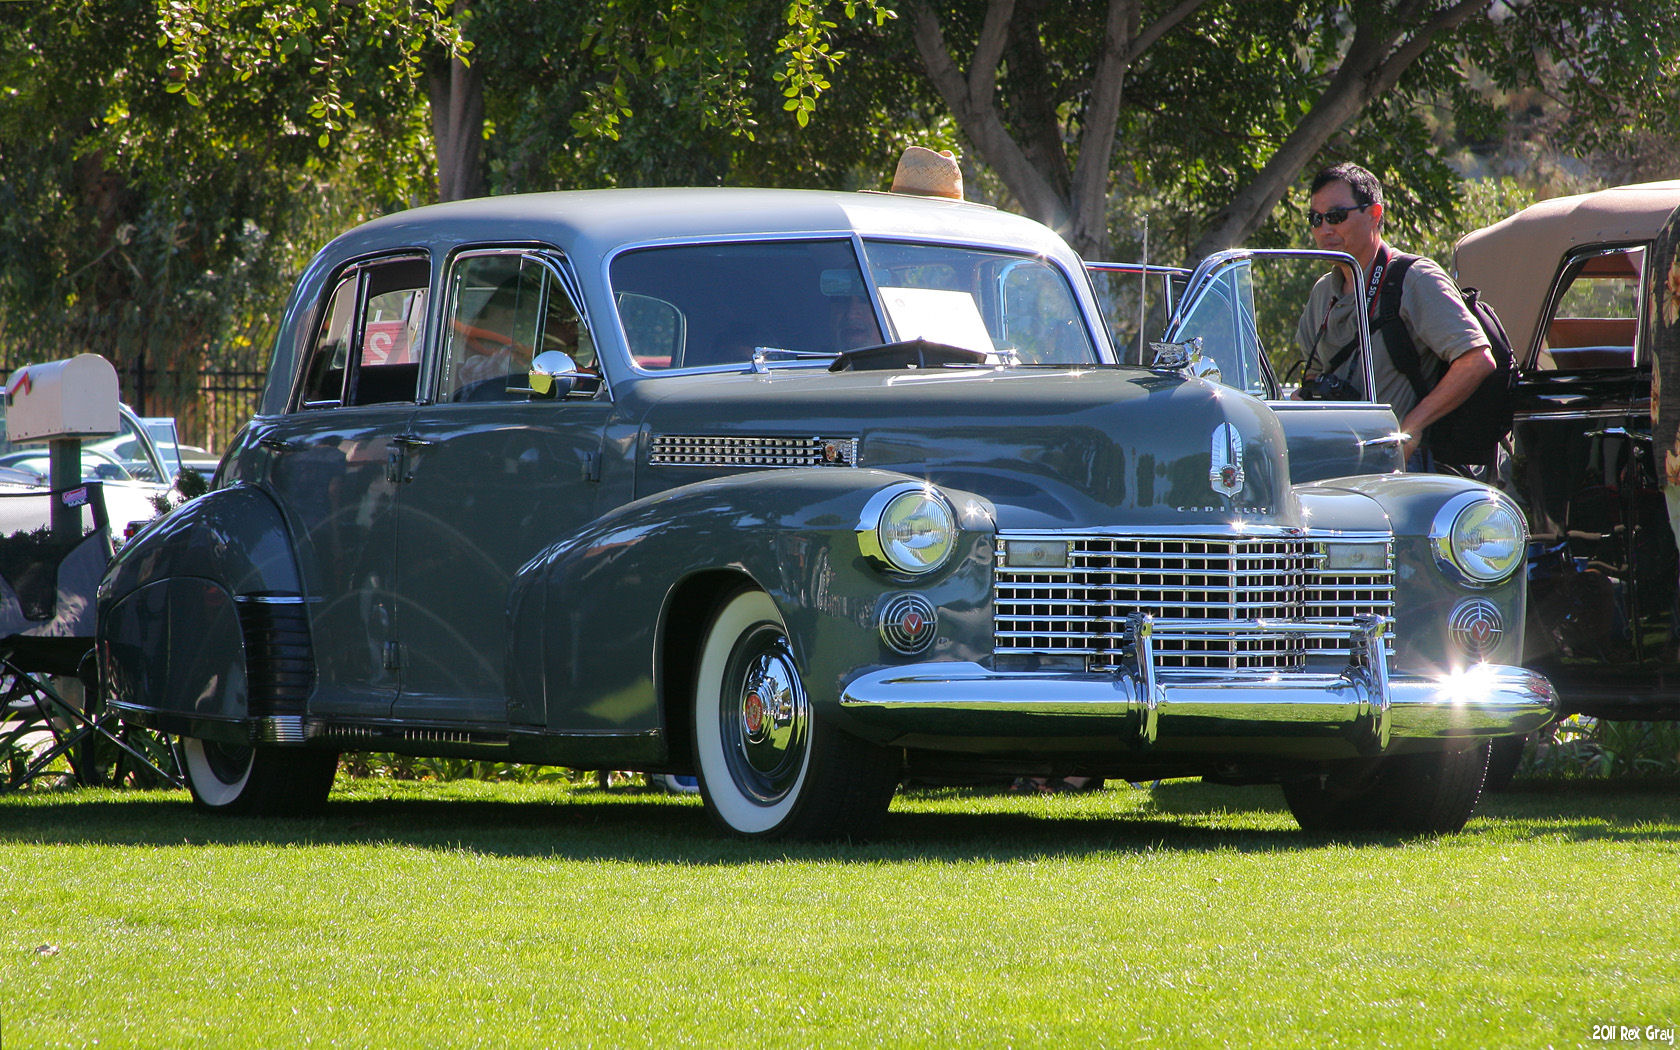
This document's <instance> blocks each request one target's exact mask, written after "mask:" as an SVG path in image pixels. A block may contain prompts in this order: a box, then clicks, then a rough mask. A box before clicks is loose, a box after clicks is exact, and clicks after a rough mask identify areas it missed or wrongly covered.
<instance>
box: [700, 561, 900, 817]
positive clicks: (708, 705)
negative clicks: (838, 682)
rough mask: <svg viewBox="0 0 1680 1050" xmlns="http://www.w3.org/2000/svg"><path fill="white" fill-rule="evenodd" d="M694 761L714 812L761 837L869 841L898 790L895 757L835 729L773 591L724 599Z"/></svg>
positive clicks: (710, 636) (709, 638) (711, 642)
mask: <svg viewBox="0 0 1680 1050" xmlns="http://www.w3.org/2000/svg"><path fill="white" fill-rule="evenodd" d="M694 758H695V765H696V768H697V770H698V772H699V775H700V794H701V796H702V797H703V798H704V799H705V802H706V810H707V812H708V813H709V814H710V815H711V816H712V818H713V819H714V820H715V821H717V822H718V823H719V824H721V825H722V826H723V827H725V828H727V829H728V830H730V831H733V832H736V833H737V834H741V835H746V836H751V837H757V838H779V837H788V838H861V837H864V836H866V835H868V834H869V833H871V832H872V831H874V829H875V828H876V826H877V825H878V824H879V822H880V820H881V817H882V816H883V815H884V814H885V813H886V810H887V805H888V803H890V802H891V801H892V795H893V791H894V790H895V789H896V788H897V786H898V764H897V763H896V762H895V761H894V760H893V755H892V753H891V752H889V751H886V750H885V749H882V748H879V747H875V746H874V745H872V744H868V743H865V742H864V741H862V740H858V739H857V738H855V737H852V736H849V735H847V734H846V733H844V732H842V731H840V730H839V729H837V728H835V727H833V726H831V725H828V724H825V723H824V721H823V720H822V718H821V717H820V716H819V715H818V713H817V711H816V709H815V706H814V705H813V703H812V701H811V698H810V695H809V694H808V693H807V692H806V689H805V683H804V680H803V679H802V678H801V676H800V673H799V668H798V667H797V666H796V664H795V662H794V658H793V651H792V649H791V647H790V646H789V644H788V637H787V628H786V627H785V626H784V625H783V623H782V618H781V615H780V614H779V613H778V612H777V611H776V606H775V603H774V602H772V601H771V600H770V596H769V595H767V594H765V593H764V592H763V591H757V590H743V591H739V592H737V593H736V594H734V595H733V596H732V597H730V598H729V599H728V600H727V601H726V602H724V604H723V607H722V608H721V609H720V610H719V612H718V614H717V616H716V617H714V618H713V620H712V622H711V625H710V626H709V627H708V628H707V631H706V638H705V642H704V643H703V644H702V646H701V649H700V665H699V672H698V676H697V680H696V684H695V698H694Z"/></svg>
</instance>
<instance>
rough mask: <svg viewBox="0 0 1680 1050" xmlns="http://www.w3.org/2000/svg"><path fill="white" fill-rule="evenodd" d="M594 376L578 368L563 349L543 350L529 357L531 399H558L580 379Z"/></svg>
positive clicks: (589, 378) (568, 391) (569, 390)
mask: <svg viewBox="0 0 1680 1050" xmlns="http://www.w3.org/2000/svg"><path fill="white" fill-rule="evenodd" d="M594 378H595V377H594V376H593V375H591V374H590V373H588V372H585V371H582V370H581V369H579V368H578V366H577V362H576V361H574V360H572V355H571V354H568V353H566V352H565V351H564V350H544V351H543V352H542V353H540V354H538V355H537V356H536V357H534V358H532V359H531V372H530V379H531V400H533V401H536V400H539V399H540V400H545V401H546V400H556V401H557V400H559V399H561V398H563V397H565V396H566V395H567V394H569V393H571V392H572V389H573V388H574V387H576V386H577V384H578V382H579V381H580V380H592V379H594Z"/></svg>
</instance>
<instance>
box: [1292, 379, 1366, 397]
mask: <svg viewBox="0 0 1680 1050" xmlns="http://www.w3.org/2000/svg"><path fill="white" fill-rule="evenodd" d="M1301 399H1302V400H1303V401H1363V400H1365V395H1364V394H1361V393H1360V392H1359V388H1358V387H1356V386H1354V385H1353V384H1352V383H1350V382H1348V381H1347V380H1345V379H1343V378H1342V377H1341V376H1333V375H1316V376H1309V377H1307V378H1306V379H1303V380H1301Z"/></svg>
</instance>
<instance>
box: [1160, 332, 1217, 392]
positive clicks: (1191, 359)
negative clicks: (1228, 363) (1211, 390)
mask: <svg viewBox="0 0 1680 1050" xmlns="http://www.w3.org/2000/svg"><path fill="white" fill-rule="evenodd" d="M1149 349H1150V350H1152V351H1154V353H1155V359H1154V360H1153V361H1151V362H1150V363H1149V367H1150V368H1154V369H1158V370H1160V371H1163V372H1181V373H1183V374H1184V375H1186V376H1189V377H1191V378H1193V379H1206V380H1207V381H1208V382H1210V383H1218V382H1220V381H1221V380H1222V379H1223V378H1224V376H1223V374H1222V373H1221V372H1220V370H1219V362H1218V361H1215V360H1214V359H1213V358H1211V357H1208V356H1207V355H1206V354H1204V353H1203V352H1202V337H1201V336H1196V337H1195V338H1194V339H1192V340H1190V341H1189V342H1187V343H1150V344H1149Z"/></svg>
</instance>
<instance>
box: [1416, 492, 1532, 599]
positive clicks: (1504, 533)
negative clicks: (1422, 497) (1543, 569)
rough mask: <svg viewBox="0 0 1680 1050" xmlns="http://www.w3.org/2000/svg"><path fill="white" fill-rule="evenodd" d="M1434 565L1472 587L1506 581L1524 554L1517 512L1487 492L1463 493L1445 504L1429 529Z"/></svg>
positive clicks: (1524, 528) (1524, 535)
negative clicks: (1433, 551) (1437, 564)
mask: <svg viewBox="0 0 1680 1050" xmlns="http://www.w3.org/2000/svg"><path fill="white" fill-rule="evenodd" d="M1429 539H1430V543H1431V544H1432V545H1433V546H1434V548H1435V560H1436V561H1437V562H1439V563H1440V565H1441V567H1442V568H1443V569H1444V570H1446V571H1447V572H1448V574H1449V575H1455V576H1457V577H1459V578H1460V579H1461V580H1462V582H1466V583H1472V584H1494V583H1501V582H1503V581H1505V580H1507V579H1510V577H1511V574H1512V573H1514V572H1516V571H1517V569H1518V568H1519V567H1520V566H1521V565H1522V563H1523V557H1524V555H1525V554H1526V553H1527V550H1528V528H1527V526H1525V525H1524V524H1523V519H1522V514H1521V513H1519V512H1518V511H1517V508H1516V507H1514V506H1512V505H1511V503H1510V502H1509V501H1508V500H1505V499H1503V498H1501V497H1499V496H1496V495H1493V494H1492V493H1486V492H1464V493H1460V494H1459V495H1457V496H1454V497H1453V498H1452V499H1450V500H1448V501H1447V502H1446V504H1445V505H1444V506H1442V508H1441V509H1440V511H1439V512H1437V513H1436V515H1435V521H1434V524H1433V525H1431V526H1430V529H1429Z"/></svg>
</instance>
